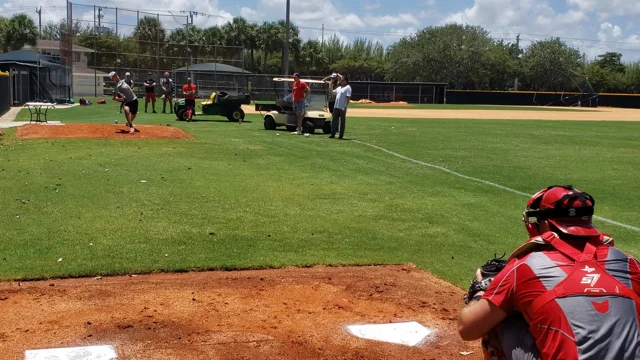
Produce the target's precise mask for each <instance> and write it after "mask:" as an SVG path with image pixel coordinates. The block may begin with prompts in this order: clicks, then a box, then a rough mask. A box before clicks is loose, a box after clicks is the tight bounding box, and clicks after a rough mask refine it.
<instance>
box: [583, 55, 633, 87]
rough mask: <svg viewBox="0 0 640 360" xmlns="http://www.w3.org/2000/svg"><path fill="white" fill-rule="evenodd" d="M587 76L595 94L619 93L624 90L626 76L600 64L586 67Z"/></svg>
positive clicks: (595, 63) (591, 64) (594, 63)
mask: <svg viewBox="0 0 640 360" xmlns="http://www.w3.org/2000/svg"><path fill="white" fill-rule="evenodd" d="M585 75H586V77H587V80H588V81H589V84H591V87H592V88H593V90H594V91H595V92H598V93H599V92H618V91H622V90H624V88H625V87H626V86H625V85H624V75H623V74H621V73H618V72H614V71H612V70H611V69H609V68H606V67H603V66H602V65H601V64H600V63H598V62H592V63H590V64H588V65H587V66H586V69H585Z"/></svg>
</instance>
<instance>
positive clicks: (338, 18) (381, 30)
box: [0, 0, 640, 61]
mask: <svg viewBox="0 0 640 360" xmlns="http://www.w3.org/2000/svg"><path fill="white" fill-rule="evenodd" d="M291 2H292V4H291V19H292V21H293V22H295V23H296V24H297V25H298V26H300V27H301V28H302V36H303V37H304V38H305V39H309V38H313V39H316V38H317V39H320V38H321V37H322V31H321V30H320V29H321V28H322V26H323V25H324V27H325V31H324V36H325V37H329V36H331V35H333V34H336V35H338V36H340V37H342V38H343V39H344V40H345V41H349V40H350V39H353V38H354V37H368V38H371V39H373V40H377V41H380V42H382V43H384V44H385V45H388V44H391V43H393V42H394V41H396V40H398V39H399V38H400V37H401V36H403V35H406V34H411V33H413V32H415V31H416V30H417V29H420V28H422V27H424V26H428V25H440V24H445V23H448V22H458V23H468V24H473V25H481V26H483V27H485V28H486V29H487V30H489V31H490V32H491V34H492V36H494V37H496V38H505V39H513V38H515V36H516V35H517V34H518V33H519V34H521V39H522V40H523V41H522V44H523V45H524V46H526V45H527V44H529V43H530V42H531V41H532V40H537V39H542V38H545V37H549V36H558V37H561V38H563V39H564V40H565V41H567V43H569V44H571V45H573V46H576V47H578V48H580V50H581V51H583V52H585V53H586V54H587V56H588V57H589V58H593V57H595V56H596V55H597V54H600V53H603V52H606V51H618V52H621V53H623V55H624V57H623V59H624V60H626V61H636V60H640V1H638V0H349V1H346V0H342V1H337V0H292V1H291ZM82 3H84V4H88V5H95V4H100V5H103V6H105V5H106V6H111V7H120V8H128V9H138V10H149V11H162V12H163V13H164V14H167V15H168V16H164V17H162V19H163V23H165V26H167V27H168V28H172V27H177V26H179V24H181V23H183V21H184V18H182V17H181V16H182V14H181V13H180V10H183V11H184V10H193V11H198V12H200V13H204V14H209V16H207V15H202V16H198V17H196V18H195V23H196V24H200V25H204V26H209V25H214V24H222V23H224V22H226V21H229V20H230V19H231V18H232V17H233V16H243V17H245V18H247V19H249V20H251V21H255V22H262V21H270V20H277V19H281V18H284V15H285V0H231V1H229V0H225V1H220V0H204V1H203V0H156V1H153V0H152V1H147V0H103V1H99V2H98V1H90V0H85V1H83V2H82ZM37 6H42V7H43V11H42V12H43V21H44V22H46V21H48V20H55V19H60V18H63V17H64V16H65V15H64V14H65V11H64V6H65V3H64V1H60V0H47V1H44V0H0V10H2V11H3V13H4V14H5V15H9V14H12V13H16V12H19V11H23V10H24V11H27V12H28V13H30V14H31V15H33V16H34V17H35V16H36V13H35V8H36V7H37ZM169 11H171V14H173V15H174V16H170V15H169ZM73 17H74V18H81V19H83V20H84V21H87V22H88V23H91V22H92V21H93V8H92V6H90V7H81V6H74V14H73ZM114 20H115V11H113V10H107V11H106V17H105V21H107V22H113V21H114ZM119 21H120V22H123V23H126V24H131V25H133V24H135V15H134V13H130V14H128V15H127V14H126V13H124V12H119ZM131 27H132V26H126V25H125V24H123V25H121V26H120V31H124V32H126V31H127V29H130V28H131Z"/></svg>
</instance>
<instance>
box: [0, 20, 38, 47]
mask: <svg viewBox="0 0 640 360" xmlns="http://www.w3.org/2000/svg"><path fill="white" fill-rule="evenodd" d="M3 32H4V34H3V35H4V36H3V41H2V47H3V50H4V51H5V52H7V51H10V50H11V51H13V50H20V49H22V48H23V47H24V46H25V45H30V46H36V43H37V41H38V35H39V34H38V27H37V26H36V24H35V23H34V22H33V20H32V19H31V18H30V17H28V16H27V15H26V14H17V15H14V16H12V17H11V18H10V19H9V21H8V22H7V24H6V26H5V30H4V31H3Z"/></svg>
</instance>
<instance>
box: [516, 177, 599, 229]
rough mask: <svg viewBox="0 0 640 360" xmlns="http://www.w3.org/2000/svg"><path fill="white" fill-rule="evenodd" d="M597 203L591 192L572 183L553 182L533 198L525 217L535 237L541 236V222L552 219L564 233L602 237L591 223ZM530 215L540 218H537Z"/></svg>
mask: <svg viewBox="0 0 640 360" xmlns="http://www.w3.org/2000/svg"><path fill="white" fill-rule="evenodd" d="M595 204H596V201H595V200H594V199H593V197H592V196H591V195H589V194H587V193H584V192H581V191H580V190H578V189H575V188H574V187H573V186H571V185H553V186H549V187H548V188H546V189H543V190H541V191H539V192H538V193H537V194H535V195H533V196H532V197H531V199H529V202H528V203H527V208H526V209H525V211H524V214H523V216H522V217H523V219H522V220H523V221H524V223H525V226H526V228H527V231H528V232H529V235H530V236H531V237H534V236H538V235H540V230H539V226H538V225H539V222H540V221H541V220H545V221H548V222H549V223H551V224H552V225H553V226H554V227H556V228H557V229H558V230H560V231H561V232H562V233H564V234H568V235H573V236H598V235H600V231H598V229H596V227H595V226H593V224H592V223H591V217H592V216H593V207H594V206H595ZM530 218H536V221H531V220H530ZM559 235H560V234H559Z"/></svg>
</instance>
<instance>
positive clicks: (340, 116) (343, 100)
mask: <svg viewBox="0 0 640 360" xmlns="http://www.w3.org/2000/svg"><path fill="white" fill-rule="evenodd" d="M333 93H334V95H335V96H336V103H335V106H334V109H333V120H332V121H331V135H329V139H334V138H335V137H336V132H338V124H340V136H339V137H338V139H342V138H344V130H345V129H346V127H347V109H348V108H349V102H350V101H351V86H350V85H349V78H348V77H346V76H341V77H340V86H339V87H338V88H337V89H335V90H333Z"/></svg>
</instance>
